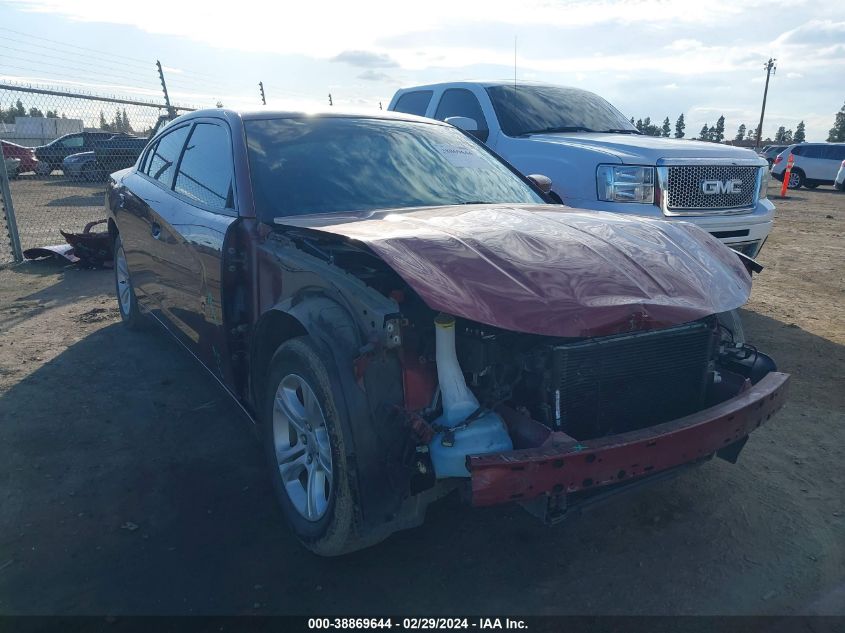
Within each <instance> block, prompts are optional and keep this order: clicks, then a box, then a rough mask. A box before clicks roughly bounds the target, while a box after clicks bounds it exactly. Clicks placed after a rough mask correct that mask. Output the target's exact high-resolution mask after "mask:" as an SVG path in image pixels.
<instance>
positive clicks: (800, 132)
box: [792, 121, 807, 143]
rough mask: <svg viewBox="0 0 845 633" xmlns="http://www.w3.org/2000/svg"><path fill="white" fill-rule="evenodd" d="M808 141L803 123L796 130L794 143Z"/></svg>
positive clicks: (793, 138)
mask: <svg viewBox="0 0 845 633" xmlns="http://www.w3.org/2000/svg"><path fill="white" fill-rule="evenodd" d="M806 140H807V136H806V134H805V132H804V121H801V122H800V123H799V124H798V127H796V128H795V135H794V136H793V137H792V142H793V143H803V142H804V141H806Z"/></svg>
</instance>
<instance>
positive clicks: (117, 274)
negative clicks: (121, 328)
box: [114, 235, 144, 330]
mask: <svg viewBox="0 0 845 633" xmlns="http://www.w3.org/2000/svg"><path fill="white" fill-rule="evenodd" d="M114 292H115V295H116V296H117V308H118V310H119V311H120V318H121V319H122V320H123V322H124V323H125V324H126V325H127V327H129V329H132V330H139V329H141V328H142V327H143V325H144V323H143V319H144V315H143V314H141V311H140V310H139V309H138V299H137V298H136V297H135V288H134V287H133V286H132V277H131V276H130V274H129V265H128V264H127V263H126V252H125V251H124V250H123V243H122V242H121V241H120V235H118V236H117V237H115V238H114Z"/></svg>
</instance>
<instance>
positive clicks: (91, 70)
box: [0, 44, 152, 83]
mask: <svg viewBox="0 0 845 633" xmlns="http://www.w3.org/2000/svg"><path fill="white" fill-rule="evenodd" d="M0 48H2V49H5V50H12V51H13V50H15V49H13V48H10V47H9V46H3V45H2V44H0ZM41 56H42V57H49V58H51V59H57V60H60V61H63V62H64V61H66V58H64V57H59V56H58V55H48V54H47V53H41ZM18 61H20V60H18ZM23 61H24V62H25V61H27V60H23ZM32 62H33V63H35V64H40V63H44V64H49V65H50V66H52V67H53V68H57V69H62V70H64V69H65V68H69V69H73V70H82V71H83V72H90V73H92V74H95V75H98V76H108V77H112V78H119V79H121V80H122V81H129V82H135V83H137V81H138V80H137V78H130V76H129V75H120V74H114V73H113V72H105V73H104V72H103V71H101V70H94V69H82V68H80V67H79V66H72V65H68V64H61V65H59V64H56V63H55V62H51V61H44V62H41V60H38V59H33V60H32ZM3 65H4V64H3V62H0V66H3ZM150 74H152V70H150Z"/></svg>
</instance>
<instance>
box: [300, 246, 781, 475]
mask: <svg viewBox="0 0 845 633" xmlns="http://www.w3.org/2000/svg"><path fill="white" fill-rule="evenodd" d="M287 237H288V238H289V239H292V240H293V242H294V243H295V244H296V246H297V248H299V249H301V250H302V251H304V252H306V253H309V254H310V255H312V256H315V257H318V258H320V259H322V260H324V261H325V262H326V263H328V264H330V265H332V266H336V267H339V268H340V269H342V270H343V271H345V272H346V273H348V274H351V275H353V276H354V277H356V278H357V279H359V280H360V281H362V282H363V283H364V284H366V285H367V286H369V287H370V288H372V289H374V290H376V291H377V292H378V293H380V294H381V295H383V296H384V297H387V298H390V299H392V300H393V301H395V303H396V305H397V306H398V319H395V320H394V322H395V323H398V324H399V329H400V332H399V338H398V339H396V340H401V345H399V346H396V347H394V348H393V349H390V350H382V353H397V354H398V355H399V358H400V361H401V368H402V373H403V377H402V378H403V380H402V382H403V387H404V412H403V414H404V415H405V416H406V419H407V420H409V421H410V426H411V428H412V431H413V437H414V438H415V441H416V442H417V451H416V458H415V459H416V463H415V465H414V468H415V469H416V470H417V471H418V472H419V473H423V474H424V475H425V476H424V477H422V478H421V479H422V480H423V481H421V482H420V481H418V482H417V486H416V487H420V486H423V487H424V486H425V485H431V484H432V483H433V480H434V479H435V478H437V479H442V478H448V477H469V475H470V473H469V471H468V470H467V466H466V462H467V457H468V456H469V455H475V454H484V453H496V452H503V451H509V450H512V449H519V448H528V447H536V446H539V445H541V444H542V443H543V442H544V441H545V440H546V438H548V437H549V435H550V434H551V433H555V434H557V436H558V437H569V438H571V439H573V440H576V441H578V442H588V441H590V440H595V439H597V438H604V437H607V436H612V435H618V434H622V433H628V432H631V431H636V430H638V429H643V428H647V427H651V426H654V425H658V424H661V423H664V422H668V421H670V420H676V419H678V418H683V417H684V416H688V415H691V414H693V413H695V412H697V411H700V410H702V409H705V408H707V407H710V406H713V405H715V404H718V403H720V402H723V401H725V400H728V399H730V398H732V397H734V396H735V395H736V394H737V393H738V392H740V391H741V390H743V389H746V388H748V386H750V385H751V384H754V383H756V382H757V381H758V380H760V378H762V377H763V376H765V375H766V374H767V373H769V372H770V371H774V370H775V365H774V362H773V361H772V360H771V359H770V358H769V357H767V356H766V355H764V354H762V353H760V352H758V351H757V350H756V349H755V348H754V347H752V346H750V345H747V344H745V343H744V342H742V341H737V340H735V337H734V333H733V332H732V331H731V329H730V327H729V325H728V324H727V323H726V322H723V320H722V319H720V318H719V316H718V315H715V314H713V315H710V316H706V317H704V318H701V319H698V320H695V321H692V322H687V323H681V324H677V325H672V326H669V327H664V326H661V327H653V328H650V327H649V326H648V324H643V323H641V322H635V321H634V320H632V321H631V322H630V323H627V324H623V325H622V326H620V327H619V328H618V331H616V332H615V333H612V334H610V335H607V336H599V337H589V338H561V337H551V336H543V335H538V334H529V333H524V332H517V331H510V330H504V329H501V328H497V327H494V326H491V325H485V324H482V323H479V322H476V321H473V320H470V319H465V318H460V317H454V316H451V315H446V314H443V313H440V312H438V311H435V310H432V309H431V308H430V307H429V306H428V305H426V303H425V302H424V301H423V300H422V299H421V298H420V297H419V295H418V294H417V293H415V292H414V290H413V289H412V288H411V287H410V286H409V285H408V284H407V283H405V281H404V280H403V279H402V277H400V276H399V275H398V274H397V273H396V272H395V271H394V270H393V269H392V268H391V267H390V266H388V265H387V264H386V263H385V262H384V261H382V260H381V259H380V258H379V257H378V256H377V255H375V254H374V253H373V252H372V251H371V250H370V249H369V248H368V247H367V246H366V245H361V244H358V243H355V242H353V241H350V240H346V239H343V238H341V237H338V236H333V235H328V234H324V233H320V232H319V231H312V230H308V229H299V230H294V231H288V232H287ZM394 316H395V315H394ZM374 325H375V323H374ZM391 327H394V326H393V325H391ZM366 353H367V354H373V353H379V352H378V350H374V349H370V350H367V351H366ZM432 475H433V476H432ZM417 479H418V480H419V479H420V478H419V477H418V478H417Z"/></svg>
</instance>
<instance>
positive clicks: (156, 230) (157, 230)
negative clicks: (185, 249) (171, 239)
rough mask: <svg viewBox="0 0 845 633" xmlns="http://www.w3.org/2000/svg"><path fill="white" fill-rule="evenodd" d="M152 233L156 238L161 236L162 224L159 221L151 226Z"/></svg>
mask: <svg viewBox="0 0 845 633" xmlns="http://www.w3.org/2000/svg"><path fill="white" fill-rule="evenodd" d="M150 233H152V236H153V237H154V238H155V239H158V238H160V237H161V225H160V224H159V223H158V222H153V224H152V226H151V227H150Z"/></svg>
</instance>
